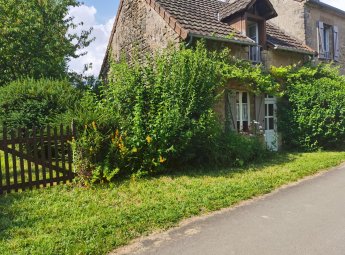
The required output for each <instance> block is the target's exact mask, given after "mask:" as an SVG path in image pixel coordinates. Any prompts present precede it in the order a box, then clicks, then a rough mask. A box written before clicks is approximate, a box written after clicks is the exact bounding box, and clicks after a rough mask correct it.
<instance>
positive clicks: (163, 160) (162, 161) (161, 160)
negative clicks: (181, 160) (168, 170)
mask: <svg viewBox="0 0 345 255" xmlns="http://www.w3.org/2000/svg"><path fill="white" fill-rule="evenodd" d="M165 161H167V159H166V158H163V157H162V156H159V162H160V163H164V162H165Z"/></svg>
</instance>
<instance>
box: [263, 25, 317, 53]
mask: <svg viewBox="0 0 345 255" xmlns="http://www.w3.org/2000/svg"><path fill="white" fill-rule="evenodd" d="M266 33H267V42H268V43H269V44H271V45H273V46H274V47H277V49H286V50H289V49H290V50H297V51H302V52H303V51H304V52H310V53H311V54H313V53H315V51H314V50H313V49H311V48H310V47H308V46H307V45H305V44H303V43H302V42H300V41H299V40H298V39H295V38H293V37H292V36H290V35H288V34H286V33H284V32H283V31H282V30H281V29H280V28H279V27H277V26H276V25H273V24H272V23H271V22H267V23H266Z"/></svg>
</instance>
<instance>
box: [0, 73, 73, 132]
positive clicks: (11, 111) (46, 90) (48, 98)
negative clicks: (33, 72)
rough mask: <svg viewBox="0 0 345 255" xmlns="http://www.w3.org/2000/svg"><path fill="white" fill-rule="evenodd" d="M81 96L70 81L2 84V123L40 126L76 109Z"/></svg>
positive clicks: (28, 80)
mask: <svg viewBox="0 0 345 255" xmlns="http://www.w3.org/2000/svg"><path fill="white" fill-rule="evenodd" d="M78 98H79V92H78V91H77V90H76V89H75V88H73V87H72V86H71V84H70V83H69V82H68V81H54V80H47V79H42V80H37V81H36V80H32V79H26V80H18V81H15V82H12V83H10V84H8V85H6V86H4V87H0V123H5V124H6V125H7V126H8V127H9V128H18V127H28V128H30V127H32V126H37V127H40V126H43V125H46V124H48V123H51V122H53V120H54V118H55V117H56V116H57V115H59V114H62V113H64V112H66V111H68V110H69V109H71V108H74V106H75V104H76V102H77V101H78Z"/></svg>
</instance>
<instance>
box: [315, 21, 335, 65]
mask: <svg viewBox="0 0 345 255" xmlns="http://www.w3.org/2000/svg"><path fill="white" fill-rule="evenodd" d="M337 36H338V31H337V29H336V27H333V26H331V25H328V24H325V23H323V22H321V21H319V22H318V49H319V58H321V59H334V58H336V55H337V49H336V48H337V43H338V42H337V40H338V38H337Z"/></svg>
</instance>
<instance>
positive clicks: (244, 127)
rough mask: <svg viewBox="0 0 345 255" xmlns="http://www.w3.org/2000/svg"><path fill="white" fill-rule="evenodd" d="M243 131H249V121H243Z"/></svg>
mask: <svg viewBox="0 0 345 255" xmlns="http://www.w3.org/2000/svg"><path fill="white" fill-rule="evenodd" d="M243 131H244V132H249V125H248V121H243Z"/></svg>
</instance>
